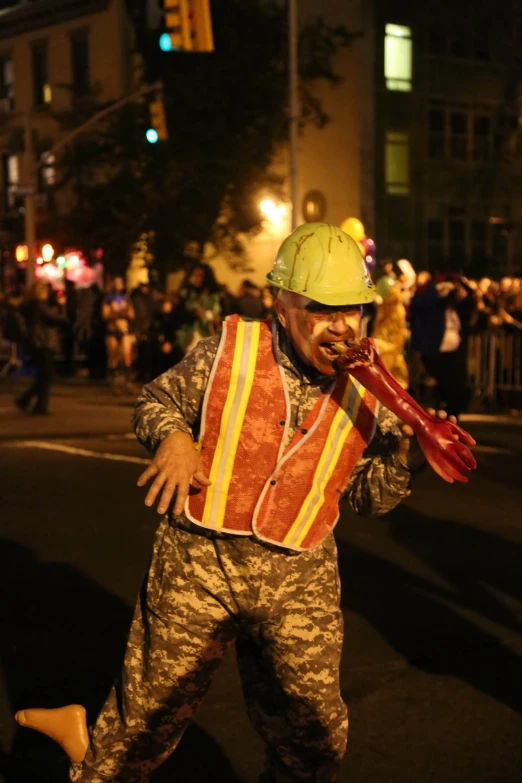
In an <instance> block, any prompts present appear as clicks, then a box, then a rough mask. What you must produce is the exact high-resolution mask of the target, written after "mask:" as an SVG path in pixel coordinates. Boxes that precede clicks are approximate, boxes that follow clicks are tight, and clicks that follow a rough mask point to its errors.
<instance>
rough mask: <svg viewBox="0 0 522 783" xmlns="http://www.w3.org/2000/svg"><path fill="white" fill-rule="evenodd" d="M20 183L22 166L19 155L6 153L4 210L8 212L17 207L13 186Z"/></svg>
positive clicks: (4, 165) (3, 160)
mask: <svg viewBox="0 0 522 783" xmlns="http://www.w3.org/2000/svg"><path fill="white" fill-rule="evenodd" d="M19 182H20V166H19V161H18V156H17V155H10V154H9V153H5V154H4V155H2V191H3V196H4V199H3V200H4V209H5V210H6V211H8V210H11V209H13V207H14V206H15V201H16V195H15V193H14V192H13V185H18V183H19Z"/></svg>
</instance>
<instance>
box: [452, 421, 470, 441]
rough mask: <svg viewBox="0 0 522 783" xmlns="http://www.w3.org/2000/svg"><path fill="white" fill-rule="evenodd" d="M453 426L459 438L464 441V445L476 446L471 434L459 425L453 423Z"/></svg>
mask: <svg viewBox="0 0 522 783" xmlns="http://www.w3.org/2000/svg"><path fill="white" fill-rule="evenodd" d="M451 426H452V429H453V431H454V433H455V434H457V435H458V436H459V439H460V440H461V441H462V443H466V444H467V445H468V446H474V445H475V444H476V440H475V438H472V437H471V435H470V434H469V432H466V430H463V429H462V427H459V426H458V424H455V423H453V422H452V423H451Z"/></svg>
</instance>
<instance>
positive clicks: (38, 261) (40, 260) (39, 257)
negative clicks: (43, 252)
mask: <svg viewBox="0 0 522 783" xmlns="http://www.w3.org/2000/svg"><path fill="white" fill-rule="evenodd" d="M43 262H44V260H43V258H42V256H38V258H37V259H36V263H37V264H43Z"/></svg>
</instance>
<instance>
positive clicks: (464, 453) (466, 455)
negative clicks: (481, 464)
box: [455, 441, 477, 470]
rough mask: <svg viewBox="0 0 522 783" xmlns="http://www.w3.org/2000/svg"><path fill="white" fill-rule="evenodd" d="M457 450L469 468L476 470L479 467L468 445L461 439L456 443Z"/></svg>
mask: <svg viewBox="0 0 522 783" xmlns="http://www.w3.org/2000/svg"><path fill="white" fill-rule="evenodd" d="M455 451H456V452H457V454H458V455H459V457H460V459H461V460H462V461H463V462H464V464H465V465H466V466H467V467H468V468H469V470H474V469H475V468H476V467H477V461H476V459H475V457H474V456H473V454H472V453H471V451H470V450H469V449H468V447H467V446H465V445H464V444H463V443H461V442H460V441H459V442H457V443H455Z"/></svg>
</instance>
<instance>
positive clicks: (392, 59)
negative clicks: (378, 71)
mask: <svg viewBox="0 0 522 783" xmlns="http://www.w3.org/2000/svg"><path fill="white" fill-rule="evenodd" d="M411 60H412V41H411V28H410V27H403V26H402V25H398V24H387V25H386V28H385V36H384V78H385V79H386V87H387V89H388V90H400V91H401V92H410V91H411V74H412V64H411Z"/></svg>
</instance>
